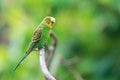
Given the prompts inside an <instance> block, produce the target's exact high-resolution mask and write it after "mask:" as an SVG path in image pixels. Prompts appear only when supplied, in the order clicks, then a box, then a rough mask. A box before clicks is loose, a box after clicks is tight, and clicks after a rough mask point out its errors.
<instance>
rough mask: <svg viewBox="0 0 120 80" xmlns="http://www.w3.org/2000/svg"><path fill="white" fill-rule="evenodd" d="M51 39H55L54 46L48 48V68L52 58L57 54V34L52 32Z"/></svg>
mask: <svg viewBox="0 0 120 80" xmlns="http://www.w3.org/2000/svg"><path fill="white" fill-rule="evenodd" d="M50 37H51V38H52V39H53V45H52V46H50V47H48V56H47V66H48V68H49V66H50V63H51V60H52V57H53V55H54V53H55V50H56V47H57V38H56V36H55V34H54V33H53V32H52V31H51V33H50Z"/></svg>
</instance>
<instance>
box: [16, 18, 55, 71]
mask: <svg viewBox="0 0 120 80" xmlns="http://www.w3.org/2000/svg"><path fill="white" fill-rule="evenodd" d="M53 23H55V18H53V17H50V16H47V17H45V18H44V19H43V21H42V22H41V23H40V24H39V25H38V27H37V28H36V30H35V31H34V33H33V36H32V40H31V42H30V46H29V48H28V50H27V51H26V54H25V55H24V57H23V58H22V59H21V60H20V62H19V63H18V65H17V66H16V68H15V70H16V69H17V68H18V66H19V65H20V64H21V63H22V61H23V60H24V59H25V58H26V57H27V56H28V55H29V54H30V52H31V51H32V50H33V49H35V48H40V47H43V46H44V45H45V43H46V42H47V40H48V38H49V36H50V31H51V29H52V26H53Z"/></svg>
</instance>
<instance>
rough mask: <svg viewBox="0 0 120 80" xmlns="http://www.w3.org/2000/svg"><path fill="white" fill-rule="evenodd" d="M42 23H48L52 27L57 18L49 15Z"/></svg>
mask: <svg viewBox="0 0 120 80" xmlns="http://www.w3.org/2000/svg"><path fill="white" fill-rule="evenodd" d="M42 23H43V24H44V25H46V26H47V27H48V28H49V29H51V28H52V25H53V24H54V23H55V18H53V17H50V16H47V17H45V18H44V19H43V22H42Z"/></svg>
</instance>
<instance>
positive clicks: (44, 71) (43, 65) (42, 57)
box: [39, 48, 56, 80]
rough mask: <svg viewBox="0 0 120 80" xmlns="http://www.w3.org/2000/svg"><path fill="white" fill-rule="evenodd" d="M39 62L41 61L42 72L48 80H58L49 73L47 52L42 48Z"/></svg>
mask: <svg viewBox="0 0 120 80" xmlns="http://www.w3.org/2000/svg"><path fill="white" fill-rule="evenodd" d="M39 58H40V59H39V61H40V66H41V69H42V72H43V74H44V76H45V78H46V80H56V79H55V78H54V77H53V76H52V74H51V73H50V72H49V71H48V68H47V65H46V62H45V50H44V48H41V49H40V52H39Z"/></svg>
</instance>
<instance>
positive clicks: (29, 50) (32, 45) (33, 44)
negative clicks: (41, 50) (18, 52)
mask: <svg viewBox="0 0 120 80" xmlns="http://www.w3.org/2000/svg"><path fill="white" fill-rule="evenodd" d="M35 44H36V43H32V44H31V45H30V48H29V49H28V51H27V52H26V54H25V55H24V57H23V58H22V59H21V60H20V62H19V63H18V64H17V66H16V67H15V69H14V71H15V70H16V69H17V68H18V66H19V65H20V64H21V63H22V62H23V61H24V59H25V58H26V57H27V56H28V55H29V54H30V52H31V51H32V49H33V48H34V46H35Z"/></svg>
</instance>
